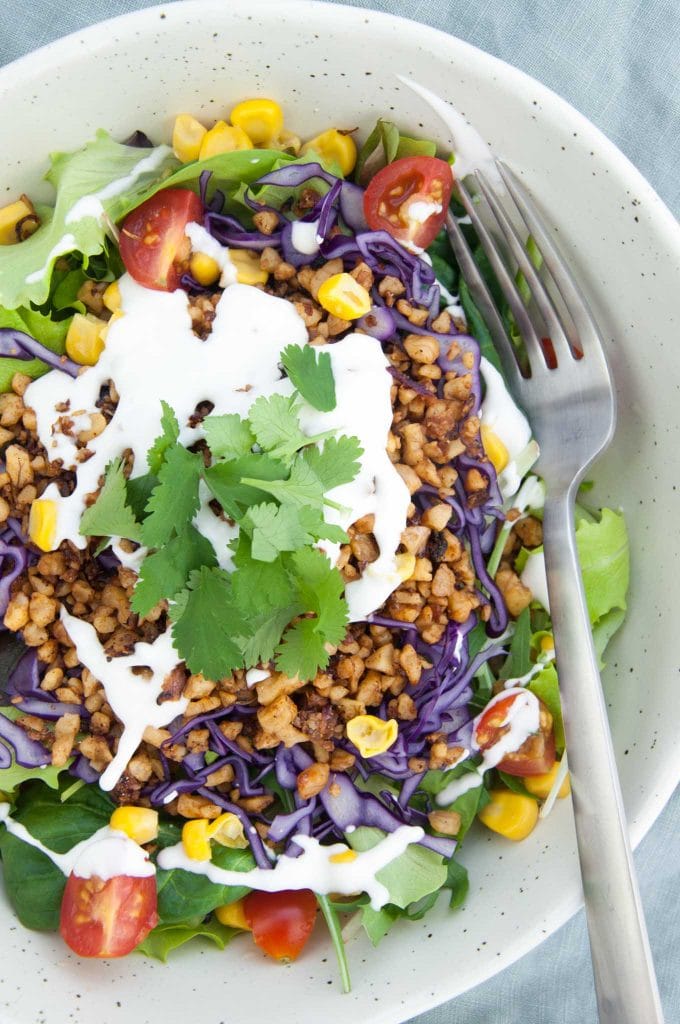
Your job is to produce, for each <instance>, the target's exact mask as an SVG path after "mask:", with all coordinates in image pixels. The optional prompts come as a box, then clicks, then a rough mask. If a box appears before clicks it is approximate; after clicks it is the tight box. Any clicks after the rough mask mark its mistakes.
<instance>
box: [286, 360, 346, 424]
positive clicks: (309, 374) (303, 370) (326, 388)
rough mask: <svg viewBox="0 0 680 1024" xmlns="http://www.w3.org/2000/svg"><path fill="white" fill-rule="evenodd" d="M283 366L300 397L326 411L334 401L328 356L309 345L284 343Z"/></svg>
mask: <svg viewBox="0 0 680 1024" xmlns="http://www.w3.org/2000/svg"><path fill="white" fill-rule="evenodd" d="M281 362H282V363H283V368H284V370H285V371H286V373H287V374H288V376H289V377H290V379H291V381H292V382H293V384H294V386H295V387H296V388H297V390H298V391H299V392H300V394H301V395H302V397H303V398H304V399H305V400H306V401H307V402H309V404H310V405H311V406H313V407H314V408H315V409H320V410H321V412H330V411H331V409H335V406H336V404H337V401H336V397H335V380H334V378H333V368H332V366H331V357H330V356H329V354H328V353H327V352H317V351H316V349H315V348H314V346H313V345H287V346H286V348H284V350H283V351H282V353H281Z"/></svg>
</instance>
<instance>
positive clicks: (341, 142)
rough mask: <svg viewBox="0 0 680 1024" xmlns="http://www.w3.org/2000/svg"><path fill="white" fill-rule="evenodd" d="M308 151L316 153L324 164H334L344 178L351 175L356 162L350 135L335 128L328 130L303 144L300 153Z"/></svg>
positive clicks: (355, 153)
mask: <svg viewBox="0 0 680 1024" xmlns="http://www.w3.org/2000/svg"><path fill="white" fill-rule="evenodd" d="M310 149H312V150H314V152H315V153H318V154H319V156H320V157H321V159H322V160H324V161H325V162H326V163H336V164H337V165H338V166H339V168H340V170H341V171H342V173H343V174H344V175H345V176H347V175H348V174H351V173H352V171H353V170H354V165H355V164H356V162H357V147H356V143H355V141H354V139H353V138H352V136H351V135H346V134H345V133H344V132H339V131H338V129H337V128H329V129H328V131H326V132H321V135H316V136H315V137H314V138H313V139H310V140H309V142H305V144H304V146H303V147H302V149H301V151H300V152H301V153H303V154H304V153H308V152H309V150H310Z"/></svg>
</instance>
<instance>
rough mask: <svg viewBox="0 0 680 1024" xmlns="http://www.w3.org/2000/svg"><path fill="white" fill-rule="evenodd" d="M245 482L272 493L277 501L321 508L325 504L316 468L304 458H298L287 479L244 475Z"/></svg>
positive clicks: (301, 506)
mask: <svg viewBox="0 0 680 1024" xmlns="http://www.w3.org/2000/svg"><path fill="white" fill-rule="evenodd" d="M243 483H244V484H248V485H249V486H250V487H258V488H259V489H260V490H262V491H267V493H268V494H272V495H273V496H274V497H275V498H276V500H277V501H280V502H282V503H283V502H288V503H289V504H290V505H295V506H297V507H299V508H306V507H307V506H309V505H311V506H312V508H318V509H320V508H321V507H322V506H323V486H322V484H321V481H320V480H319V478H318V476H317V475H316V473H315V472H314V470H313V469H312V468H311V467H310V466H309V465H308V464H307V463H306V462H305V461H304V460H303V459H300V458H298V459H296V460H295V462H294V463H293V465H292V467H291V471H290V476H289V477H288V479H287V480H262V479H256V478H253V477H244V478H243Z"/></svg>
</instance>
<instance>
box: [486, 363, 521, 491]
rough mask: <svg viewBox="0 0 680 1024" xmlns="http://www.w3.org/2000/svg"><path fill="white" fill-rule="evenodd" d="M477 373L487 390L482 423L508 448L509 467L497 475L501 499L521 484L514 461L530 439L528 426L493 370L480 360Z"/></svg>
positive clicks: (494, 368) (489, 365)
mask: <svg viewBox="0 0 680 1024" xmlns="http://www.w3.org/2000/svg"><path fill="white" fill-rule="evenodd" d="M480 370H481V373H482V377H483V378H484V386H485V388H486V391H485V394H484V401H483V402H482V410H481V421H482V424H483V425H484V426H486V427H488V428H489V430H492V431H493V432H494V434H496V436H497V437H498V438H499V439H500V440H501V441H502V442H503V444H504V445H505V447H506V448H507V451H508V464H507V466H506V467H505V468H504V469H503V470H502V471H501V472H500V473H499V474H498V486H499V488H500V491H501V494H502V495H503V497H504V498H510V497H512V495H513V494H515V493H516V492H517V490H518V488H519V486H520V484H521V482H522V474H521V473H520V472H519V471H518V467H517V461H516V460H517V457H518V456H519V455H521V454H522V452H524V450H525V449H526V447H527V445H528V444H529V441H530V440H531V427H530V426H529V421H528V420H527V418H526V416H525V415H524V413H523V412H522V411H521V409H519V408H518V407H517V405H516V404H515V401H514V399H513V398H512V395H511V394H510V392H509V391H508V389H507V387H506V386H505V381H504V380H503V378H502V376H501V375H500V373H499V372H498V370H497V369H496V367H495V366H493V365H492V363H490V362H489V360H488V359H484V358H483V357H482V360H481V363H480ZM525 472H526V471H525Z"/></svg>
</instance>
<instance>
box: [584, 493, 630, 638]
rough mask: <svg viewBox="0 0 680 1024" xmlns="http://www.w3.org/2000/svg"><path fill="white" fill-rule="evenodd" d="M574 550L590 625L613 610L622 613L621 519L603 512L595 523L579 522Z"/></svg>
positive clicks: (624, 559) (624, 548)
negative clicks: (576, 552) (619, 610)
mask: <svg viewBox="0 0 680 1024" xmlns="http://www.w3.org/2000/svg"><path fill="white" fill-rule="evenodd" d="M576 546H577V548H578V557H579V562H580V564H581V573H582V575H583V587H584V589H585V592H586V601H587V603H588V613H589V615H590V621H591V623H592V624H593V625H595V624H596V623H597V622H599V620H600V619H601V618H602V617H603V616H604V615H606V614H607V613H608V612H610V611H611V610H612V609H613V608H618V609H621V610H622V611H625V609H626V593H627V591H628V582H629V577H630V554H629V546H628V533H627V531H626V523H625V520H624V518H623V515H622V514H621V513H620V512H614V511H613V510H612V509H610V508H604V509H602V514H601V516H600V519H599V521H592V522H589V521H587V520H586V519H581V521H580V522H579V524H578V526H577V527H576Z"/></svg>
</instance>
